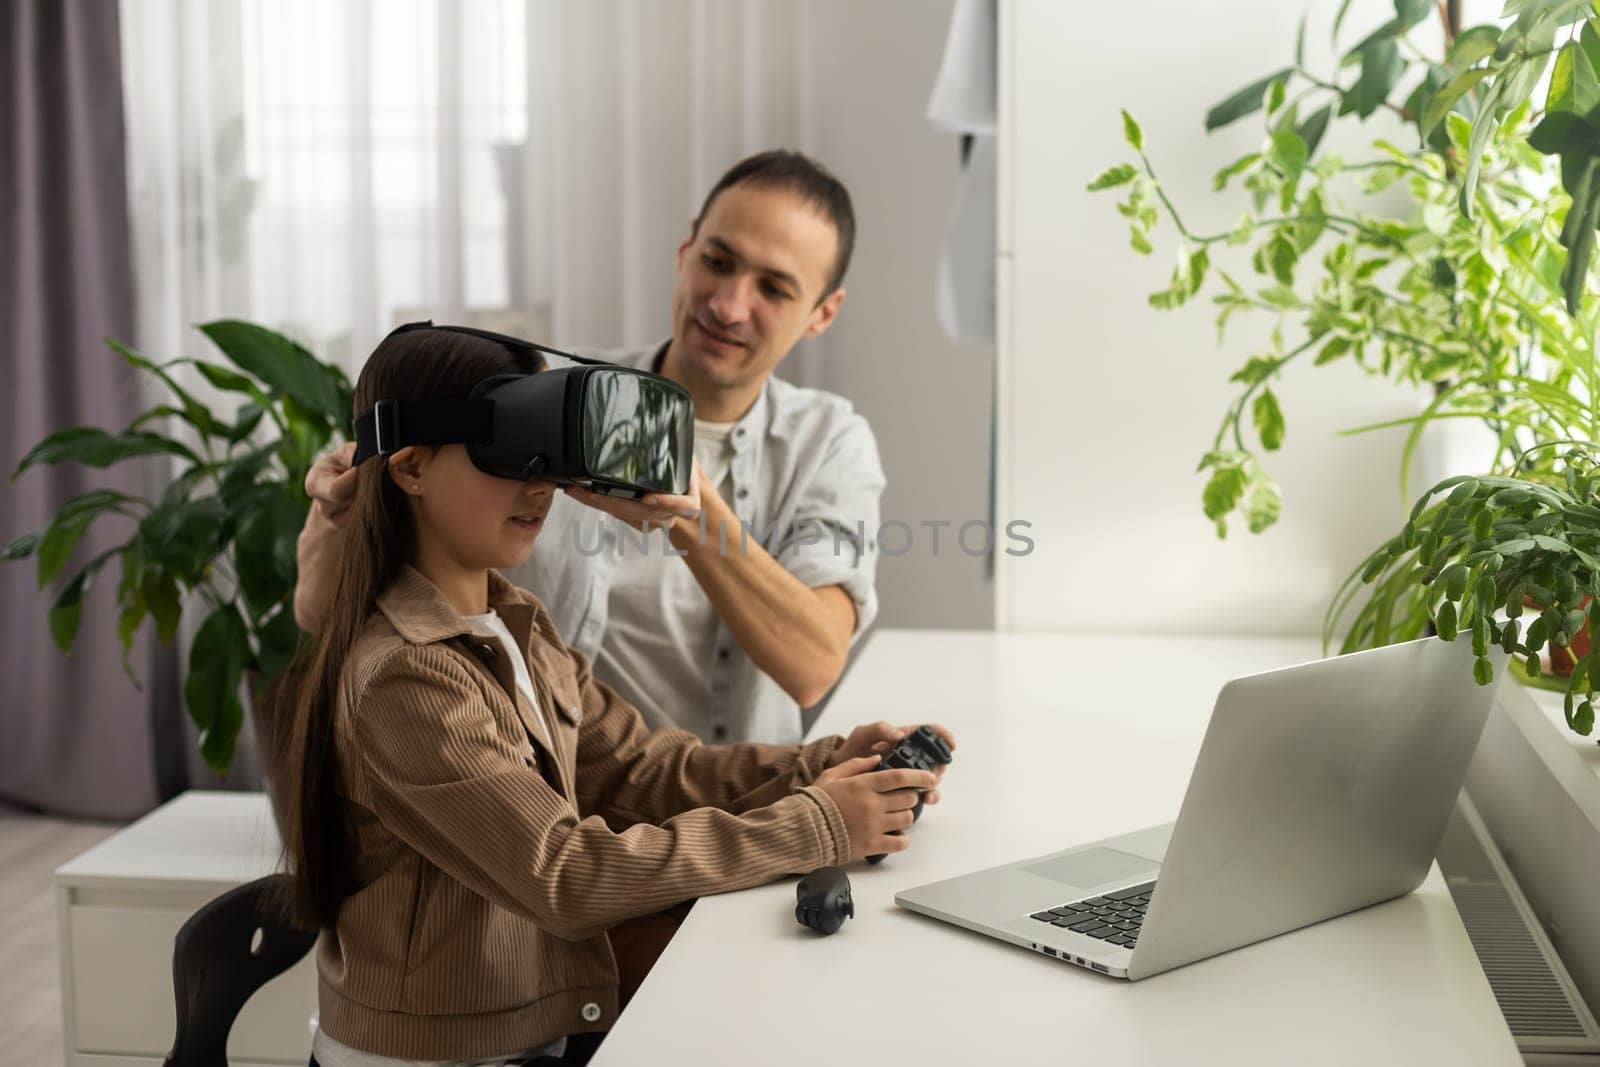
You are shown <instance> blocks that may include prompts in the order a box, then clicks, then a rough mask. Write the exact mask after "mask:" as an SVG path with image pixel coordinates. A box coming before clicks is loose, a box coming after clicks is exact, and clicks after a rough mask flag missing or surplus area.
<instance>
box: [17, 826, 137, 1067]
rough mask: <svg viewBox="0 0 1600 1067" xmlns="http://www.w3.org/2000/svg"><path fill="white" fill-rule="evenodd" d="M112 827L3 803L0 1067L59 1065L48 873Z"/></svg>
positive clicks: (58, 1007) (58, 1012)
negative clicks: (23, 810)
mask: <svg viewBox="0 0 1600 1067" xmlns="http://www.w3.org/2000/svg"><path fill="white" fill-rule="evenodd" d="M116 830H117V825H116V824H114V823H99V822H80V821H73V820H66V819H54V818H47V817H44V816H39V815H32V814H29V813H27V812H22V811H18V810H16V809H14V808H8V807H5V806H3V805H0V1035H4V1039H3V1040H0V1067H22V1065H24V1064H28V1065H37V1064H52V1063H61V1062H63V1059H64V1055H63V1045H62V1040H61V994H60V992H59V989H58V986H57V975H58V972H59V967H58V965H57V956H56V899H55V890H54V889H53V888H52V886H51V879H50V875H51V872H53V871H54V870H55V869H56V868H57V867H59V866H61V864H63V863H65V862H66V861H67V860H69V859H71V858H72V857H74V856H76V855H77V854H78V853H80V852H82V851H84V850H85V849H87V848H89V847H90V846H91V845H94V844H96V843H97V842H99V841H100V840H102V839H103V838H106V837H109V836H110V835H111V834H112V833H114V832H115V831H116Z"/></svg>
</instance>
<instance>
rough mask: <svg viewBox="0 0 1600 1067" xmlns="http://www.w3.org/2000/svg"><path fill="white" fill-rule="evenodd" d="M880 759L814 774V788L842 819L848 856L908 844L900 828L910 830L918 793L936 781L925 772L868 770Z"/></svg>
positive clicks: (861, 856)
mask: <svg viewBox="0 0 1600 1067" xmlns="http://www.w3.org/2000/svg"><path fill="white" fill-rule="evenodd" d="M879 759H880V757H878V756H862V757H859V758H857V759H853V760H849V761H847V762H845V763H841V764H839V765H838V766H836V767H830V768H828V769H827V770H825V771H823V772H822V773H821V774H820V775H818V776H817V782H816V784H817V786H818V787H819V788H820V789H822V791H823V792H825V793H827V794H828V797H829V798H830V799H831V800H832V801H833V803H834V804H835V806H837V807H838V809H839V814H840V815H841V816H842V817H843V818H844V825H845V832H846V833H848V834H849V835H850V859H851V860H859V859H865V858H866V857H868V856H876V855H878V854H880V853H886V852H904V851H905V850H906V849H908V848H910V847H911V836H910V835H909V834H907V833H906V832H905V831H907V830H909V829H910V828H911V821H912V820H911V809H912V808H914V807H916V806H917V791H918V790H928V789H932V788H933V785H934V782H935V781H936V780H937V779H935V778H934V776H933V775H932V774H931V773H930V772H928V771H911V770H898V769H896V770H888V771H879V772H877V773H871V772H873V771H874V770H875V768H876V767H877V766H878V762H879ZM896 831H898V832H896Z"/></svg>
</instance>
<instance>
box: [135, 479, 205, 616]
mask: <svg viewBox="0 0 1600 1067" xmlns="http://www.w3.org/2000/svg"><path fill="white" fill-rule="evenodd" d="M224 514H225V512H224V508H223V503H222V500H221V499H219V498H218V497H215V496H205V497H198V498H194V499H187V498H180V499H176V500H169V501H163V502H162V503H161V504H159V505H158V506H156V507H155V508H153V509H152V510H151V511H150V513H149V514H148V515H146V516H145V517H144V518H143V519H142V520H140V523H139V536H140V538H141V540H142V541H143V543H144V545H145V549H146V551H147V552H148V554H149V558H150V561H151V562H152V563H154V564H156V565H158V566H160V567H162V568H165V569H167V570H170V571H172V573H173V574H174V575H175V576H177V577H178V578H181V579H182V580H183V582H184V584H186V585H189V586H194V585H196V584H198V583H199V582H200V580H201V578H202V577H203V576H204V575H205V573H206V570H207V569H208V568H209V567H210V566H211V564H212V561H213V560H215V559H216V557H217V554H218V552H220V551H221V550H222V542H221V538H222V524H223V518H224ZM147 598H148V594H147Z"/></svg>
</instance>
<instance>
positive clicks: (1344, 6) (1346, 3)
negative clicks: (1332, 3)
mask: <svg viewBox="0 0 1600 1067" xmlns="http://www.w3.org/2000/svg"><path fill="white" fill-rule="evenodd" d="M1349 12H1350V0H1340V3H1339V11H1338V13H1337V14H1335V15H1334V16H1333V33H1332V34H1331V35H1330V36H1329V37H1328V40H1329V41H1330V42H1332V43H1335V44H1337V43H1338V41H1339V27H1340V26H1342V25H1343V24H1344V17H1345V15H1347V14H1349Z"/></svg>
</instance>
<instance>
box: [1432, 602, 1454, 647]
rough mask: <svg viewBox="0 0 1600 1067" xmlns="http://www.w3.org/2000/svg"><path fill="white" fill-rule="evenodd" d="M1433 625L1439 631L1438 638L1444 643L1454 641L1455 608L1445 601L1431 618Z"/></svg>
mask: <svg viewBox="0 0 1600 1067" xmlns="http://www.w3.org/2000/svg"><path fill="white" fill-rule="evenodd" d="M1433 624H1434V626H1435V627H1437V628H1438V630H1439V636H1440V637H1441V638H1442V639H1444V640H1446V641H1454V640H1455V639H1456V606H1455V605H1454V604H1452V603H1450V601H1448V600H1446V601H1445V602H1444V603H1443V604H1440V605H1439V611H1438V613H1437V614H1436V615H1435V616H1434V618H1433Z"/></svg>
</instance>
